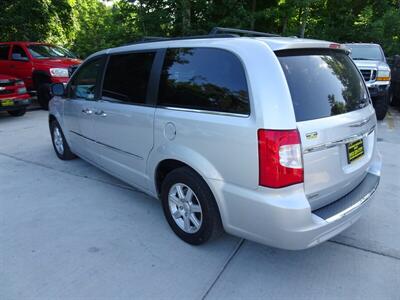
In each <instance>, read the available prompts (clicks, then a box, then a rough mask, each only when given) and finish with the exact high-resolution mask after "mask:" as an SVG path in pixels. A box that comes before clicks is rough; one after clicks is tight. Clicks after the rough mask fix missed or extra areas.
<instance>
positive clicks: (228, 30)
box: [209, 27, 280, 37]
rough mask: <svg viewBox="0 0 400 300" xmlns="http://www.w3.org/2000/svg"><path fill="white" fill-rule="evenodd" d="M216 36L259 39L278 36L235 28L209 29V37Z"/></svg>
mask: <svg viewBox="0 0 400 300" xmlns="http://www.w3.org/2000/svg"><path fill="white" fill-rule="evenodd" d="M216 34H239V35H240V34H242V35H247V36H261V37H278V36H280V35H279V34H274V33H266V32H259V31H252V30H243V29H236V28H224V27H214V28H213V29H211V31H210V33H209V35H216Z"/></svg>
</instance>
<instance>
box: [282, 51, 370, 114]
mask: <svg viewBox="0 0 400 300" xmlns="http://www.w3.org/2000/svg"><path fill="white" fill-rule="evenodd" d="M277 55H278V59H279V61H280V63H281V66H282V69H283V71H284V73H285V75H286V80H287V83H288V85H289V89H290V94H291V96H292V101H293V107H294V111H295V115H296V120H297V121H298V122H300V121H307V120H314V119H320V118H325V117H329V116H334V115H340V114H344V113H347V112H351V111H354V110H357V109H361V108H363V107H365V106H367V105H368V103H369V100H368V93H367V90H366V88H365V85H364V81H363V79H362V77H361V76H360V74H359V72H358V70H357V68H356V66H355V65H354V63H353V62H352V61H351V59H350V58H349V57H348V56H347V55H346V54H345V53H343V52H339V51H334V50H318V49H317V50H301V51H293V50H292V51H281V52H277Z"/></svg>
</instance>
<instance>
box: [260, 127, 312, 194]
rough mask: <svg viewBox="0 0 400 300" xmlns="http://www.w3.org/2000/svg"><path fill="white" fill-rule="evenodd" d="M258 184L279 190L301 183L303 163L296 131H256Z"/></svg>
mask: <svg viewBox="0 0 400 300" xmlns="http://www.w3.org/2000/svg"><path fill="white" fill-rule="evenodd" d="M258 165H259V184H260V185H262V186H265V187H271V188H281V187H285V186H288V185H292V184H296V183H301V182H303V181H304V177H303V162H302V156H301V145H300V136H299V132H298V131H297V130H266V129H259V130H258Z"/></svg>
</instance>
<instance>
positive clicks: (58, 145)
mask: <svg viewBox="0 0 400 300" xmlns="http://www.w3.org/2000/svg"><path fill="white" fill-rule="evenodd" d="M50 133H51V141H52V143H53V147H54V151H55V152H56V154H57V156H58V158H59V159H62V160H71V159H74V158H75V157H76V156H75V155H74V154H73V153H72V151H71V150H70V148H69V146H68V143H67V140H66V139H65V136H64V133H63V132H62V130H61V127H60V124H58V122H57V121H52V122H51V123H50Z"/></svg>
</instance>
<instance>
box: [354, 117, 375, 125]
mask: <svg viewBox="0 0 400 300" xmlns="http://www.w3.org/2000/svg"><path fill="white" fill-rule="evenodd" d="M369 120H371V117H369V118H366V119H364V120H362V121H360V122H355V123H353V124H351V125H349V127H361V126H363V125H365V124H367V123H368V122H369Z"/></svg>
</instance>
